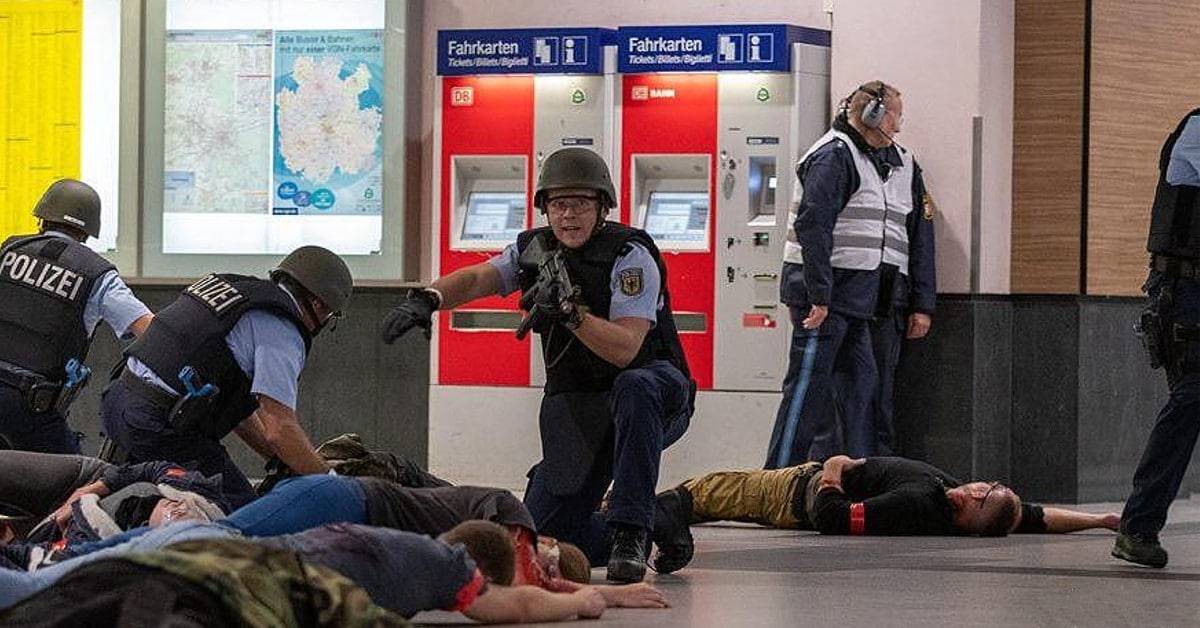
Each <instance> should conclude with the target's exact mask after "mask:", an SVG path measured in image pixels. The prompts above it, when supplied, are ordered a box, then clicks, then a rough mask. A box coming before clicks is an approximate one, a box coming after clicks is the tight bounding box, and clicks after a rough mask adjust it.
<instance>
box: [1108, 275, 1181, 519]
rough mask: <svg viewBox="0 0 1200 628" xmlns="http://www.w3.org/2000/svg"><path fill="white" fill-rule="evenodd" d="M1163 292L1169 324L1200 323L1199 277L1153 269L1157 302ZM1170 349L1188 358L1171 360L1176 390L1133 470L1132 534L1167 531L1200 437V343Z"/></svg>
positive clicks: (1149, 287) (1128, 511)
mask: <svg viewBox="0 0 1200 628" xmlns="http://www.w3.org/2000/svg"><path fill="white" fill-rule="evenodd" d="M1162 291H1166V292H1167V293H1169V294H1170V297H1169V301H1170V303H1169V304H1167V305H1165V307H1161V308H1160V309H1159V315H1160V316H1162V317H1163V323H1164V325H1166V326H1167V328H1168V329H1169V328H1170V326H1171V325H1173V324H1175V323H1182V324H1184V325H1197V324H1200V281H1197V280H1195V279H1182V278H1168V277H1165V276H1163V275H1162V274H1160V273H1157V272H1153V273H1151V276H1150V279H1149V280H1148V281H1147V282H1146V292H1147V294H1148V295H1149V297H1150V298H1151V300H1152V303H1153V302H1154V301H1155V300H1159V299H1160V295H1162V294H1163V292H1162ZM1171 350H1175V351H1181V352H1183V354H1182V357H1183V361H1182V363H1179V364H1175V365H1172V364H1170V363H1168V364H1167V367H1166V368H1167V385H1168V387H1169V388H1170V391H1171V394H1170V397H1169V398H1168V399H1167V403H1166V405H1165V406H1163V408H1162V410H1161V411H1160V412H1159V413H1158V419H1157V421H1156V422H1155V423H1154V428H1153V429H1152V430H1151V431H1150V439H1149V440H1148V441H1147V443H1146V449H1145V451H1144V452H1143V453H1142V460H1141V462H1139V463H1138V467H1137V471H1136V472H1135V473H1134V475H1133V493H1132V494H1131V495H1130V496H1129V500H1128V501H1126V502H1125V510H1124V511H1123V512H1122V513H1121V530H1122V531H1124V532H1128V533H1132V534H1138V535H1144V536H1149V535H1156V534H1158V532H1159V530H1162V528H1163V526H1164V525H1165V524H1166V521H1167V509H1168V508H1169V507H1170V506H1171V502H1172V501H1174V500H1175V495H1176V494H1177V493H1178V492H1179V484H1180V482H1182V481H1183V476H1184V474H1185V473H1186V472H1187V468H1188V462H1190V461H1191V459H1192V450H1193V449H1194V448H1195V446H1196V438H1197V436H1200V342H1197V341H1192V342H1186V343H1185V342H1179V343H1176V344H1175V345H1174V346H1173V347H1172V348H1171ZM1177 355H1178V354H1177ZM1173 367H1174V368H1173Z"/></svg>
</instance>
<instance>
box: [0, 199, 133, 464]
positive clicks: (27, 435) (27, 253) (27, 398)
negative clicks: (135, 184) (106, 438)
mask: <svg viewBox="0 0 1200 628" xmlns="http://www.w3.org/2000/svg"><path fill="white" fill-rule="evenodd" d="M33 215H34V216H36V217H37V218H39V219H40V220H41V229H40V232H39V233H37V234H35V235H20V236H13V237H11V238H8V239H7V240H5V242H4V244H3V246H2V247H0V443H5V444H7V445H9V446H11V447H13V448H15V449H25V450H30V451H41V452H47V453H79V437H78V435H77V434H76V433H75V432H73V431H71V430H70V429H69V427H68V426H67V422H66V414H67V409H68V406H69V405H70V403H71V401H72V400H73V399H74V398H75V396H76V395H77V394H78V393H79V391H80V389H82V387H83V386H84V385H85V384H86V383H87V380H88V375H87V374H88V372H89V371H88V369H87V367H86V366H83V362H84V359H85V358H86V357H87V352H88V347H89V345H90V344H91V341H92V336H93V334H94V333H95V331H96V326H97V325H98V324H99V322H100V321H104V322H106V323H108V326H109V327H110V328H112V330H113V332H114V333H116V334H117V335H118V336H122V337H124V336H126V335H130V334H132V335H141V333H142V332H143V331H145V329H146V327H147V326H148V325H149V324H150V320H151V318H153V314H151V313H150V310H149V309H147V308H146V306H145V305H144V304H143V303H142V302H141V301H139V300H138V299H137V297H135V296H133V293H132V292H131V291H130V290H129V287H128V286H126V285H125V282H124V281H122V280H121V277H120V276H119V275H118V274H117V269H116V267H114V266H113V265H112V264H111V263H109V262H108V260H105V259H104V258H103V257H100V256H99V255H97V254H96V253H95V252H93V251H92V250H91V249H89V248H88V247H87V246H85V245H84V244H83V243H84V242H86V241H87V239H88V237H89V236H90V237H99V236H100V196H99V195H98V194H96V191H95V190H93V189H92V188H91V186H89V185H88V184H86V183H83V182H82V181H76V180H74V179H60V180H58V181H55V182H54V183H52V184H51V185H50V187H49V188H47V189H46V192H45V194H43V195H42V198H41V200H40V201H38V204H37V206H36V207H35V208H34V210H33Z"/></svg>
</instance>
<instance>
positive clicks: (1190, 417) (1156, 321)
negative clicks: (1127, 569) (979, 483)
mask: <svg viewBox="0 0 1200 628" xmlns="http://www.w3.org/2000/svg"><path fill="white" fill-rule="evenodd" d="M1158 166H1159V177H1158V187H1157V190H1156V191H1155V194H1154V206H1153V208H1152V210H1151V216H1150V238H1149V241H1148V242H1147V245H1146V249H1147V250H1148V251H1149V252H1150V254H1151V256H1150V276H1149V278H1148V279H1146V283H1145V285H1144V286H1142V289H1143V290H1144V291H1145V292H1146V296H1147V306H1146V309H1145V310H1143V312H1142V316H1141V320H1140V323H1139V331H1140V333H1139V335H1141V337H1142V340H1143V343H1144V344H1145V345H1146V349H1147V350H1148V351H1149V353H1150V365H1151V366H1152V367H1154V368H1158V367H1159V366H1163V367H1165V369H1166V374H1167V385H1168V387H1169V388H1170V389H1171V396H1170V398H1168V400H1167V403H1166V405H1165V406H1163V408H1162V410H1161V411H1160V412H1159V414H1158V420H1157V421H1156V422H1155V424H1154V428H1153V429H1152V430H1151V431H1150V439H1149V441H1148V442H1147V443H1146V449H1145V451H1144V452H1143V453H1142V459H1141V462H1139V463H1138V467H1137V471H1136V472H1135V473H1134V476H1133V493H1132V494H1130V496H1129V500H1128V501H1127V502H1125V510H1124V512H1122V513H1121V524H1120V526H1119V529H1118V531H1117V540H1116V544H1115V545H1114V546H1113V550H1112V555H1113V556H1115V557H1117V558H1120V559H1122V560H1127V561H1130V562H1134V563H1139V564H1143V565H1148V566H1151V567H1164V566H1166V564H1167V551H1166V550H1165V549H1163V547H1162V545H1160V544H1159V542H1158V532H1159V531H1160V530H1162V528H1163V526H1164V525H1165V524H1166V521H1167V509H1168V508H1169V507H1170V506H1171V502H1172V501H1174V499H1175V495H1176V493H1178V492H1179V484H1180V482H1181V481H1182V480H1183V476H1184V474H1185V473H1186V472H1187V467H1188V462H1189V461H1190V460H1191V457H1192V449H1193V448H1194V447H1195V445H1196V437H1197V435H1200V420H1198V419H1197V417H1196V409H1197V407H1198V406H1200V109H1196V110H1193V111H1192V112H1191V113H1189V114H1188V115H1186V116H1184V118H1183V120H1182V121H1180V123H1179V125H1178V126H1177V127H1176V128H1175V131H1174V132H1173V133H1171V135H1170V136H1168V137H1167V141H1166V143H1164V144H1163V147H1162V151H1161V152H1160V154H1159V163H1158Z"/></svg>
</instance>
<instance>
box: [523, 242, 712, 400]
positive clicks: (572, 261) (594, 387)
mask: <svg viewBox="0 0 1200 628" xmlns="http://www.w3.org/2000/svg"><path fill="white" fill-rule="evenodd" d="M535 238H537V239H539V240H540V244H541V250H542V251H543V252H544V254H548V253H551V252H553V251H554V250H555V249H557V248H558V246H559V245H558V240H556V239H555V237H554V233H553V231H551V229H550V227H541V228H538V229H531V230H529V231H524V232H522V233H521V234H520V235H519V236H517V251H518V253H519V257H520V264H519V266H520V270H519V274H518V278H519V281H520V285H521V290H522V291H524V290H528V289H529V288H530V287H532V286H533V284H534V283H535V282H536V281H537V276H538V264H539V262H540V261H541V260H540V259H531V258H533V257H538V256H537V255H525V254H524V253H525V252H526V251H527V250H530V249H529V245H530V243H532V242H533V241H534V239H535ZM633 242H636V243H638V244H640V245H642V246H643V247H645V248H646V250H647V251H649V252H650V255H651V256H652V257H654V261H655V263H656V264H658V272H659V275H660V276H661V277H662V282H661V284H660V285H661V289H660V290H661V295H662V298H663V307H662V308H661V309H659V310H658V316H657V322H656V324H655V326H654V328H653V329H651V330H650V331H648V332H647V333H646V337H645V339H644V340H643V341H642V347H641V349H640V350H639V351H638V354H637V357H635V358H634V359H633V361H632V362H630V363H629V365H628V366H627V367H625V368H630V369H631V368H637V367H639V366H642V365H644V364H646V363H647V362H650V361H651V360H667V361H669V362H671V363H672V364H674V365H675V366H676V367H677V368H679V370H680V371H682V372H683V374H684V375H689V371H688V367H687V359H686V357H685V356H684V354H683V346H682V345H680V343H679V333H678V332H677V330H676V329H675V318H674V316H673V315H672V313H671V297H670V293H669V292H668V290H667V269H666V266H664V265H663V261H662V255H661V254H660V253H659V251H658V247H657V246H655V244H654V240H653V239H651V238H650V236H649V235H648V234H647V233H646V232H645V231H642V230H641V229H634V228H632V227H628V226H625V225H623V224H620V223H616V222H606V223H604V225H603V227H602V228H601V229H600V230H599V231H598V232H597V233H595V234H593V235H592V237H591V238H590V239H589V240H588V241H587V243H586V244H584V245H583V246H582V247H580V248H578V249H565V250H564V254H565V255H564V259H565V260H566V267H567V274H568V275H570V277H571V280H572V281H574V282H575V283H576V285H577V286H578V287H579V288H580V292H581V295H580V296H581V300H582V302H583V304H584V305H586V306H587V307H588V310H589V311H590V312H591V313H592V314H594V315H596V316H599V317H601V318H605V319H607V318H608V308H609V302H610V301H611V299H612V285H611V278H612V269H613V265H614V264H615V263H616V261H617V258H618V257H620V256H621V255H622V254H624V253H626V252H627V251H628V248H627V247H628V246H629V245H630V244H631V243H633ZM533 250H536V249H533ZM538 331H539V333H541V335H542V355H543V357H544V358H545V361H546V365H547V368H546V393H547V394H554V393H559V392H568V391H570V392H601V391H606V390H609V389H611V388H612V384H613V380H614V379H615V378H616V377H617V374H618V373H620V372H621V371H622V370H625V369H623V368H621V367H619V366H616V365H615V364H613V363H611V362H609V361H607V360H605V359H604V358H601V357H600V356H598V355H596V354H595V353H593V352H592V350H591V349H588V348H587V346H586V345H584V344H583V342H581V341H579V340H578V339H576V338H575V335H574V334H572V333H571V332H570V331H569V330H567V329H566V328H565V327H562V326H561V325H553V326H551V327H550V328H549V329H547V330H538Z"/></svg>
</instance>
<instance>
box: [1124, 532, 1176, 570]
mask: <svg viewBox="0 0 1200 628" xmlns="http://www.w3.org/2000/svg"><path fill="white" fill-rule="evenodd" d="M1112 555H1113V556H1114V557H1116V558H1120V559H1121V560H1127V561H1129V562H1131V563H1137V564H1139V565H1146V566H1147V567H1159V568H1161V567H1166V566H1167V550H1165V549H1163V546H1162V545H1159V544H1158V536H1157V535H1149V536H1147V535H1140V534H1131V533H1129V532H1118V533H1117V542H1116V543H1114V544H1113V549H1112Z"/></svg>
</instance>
